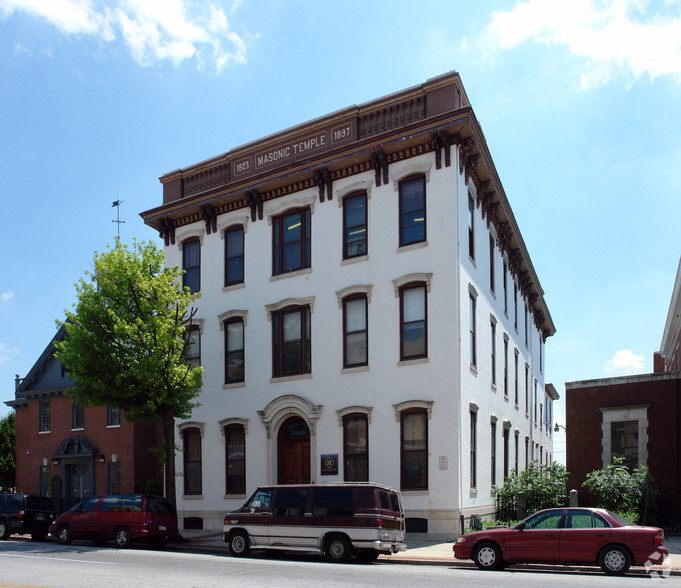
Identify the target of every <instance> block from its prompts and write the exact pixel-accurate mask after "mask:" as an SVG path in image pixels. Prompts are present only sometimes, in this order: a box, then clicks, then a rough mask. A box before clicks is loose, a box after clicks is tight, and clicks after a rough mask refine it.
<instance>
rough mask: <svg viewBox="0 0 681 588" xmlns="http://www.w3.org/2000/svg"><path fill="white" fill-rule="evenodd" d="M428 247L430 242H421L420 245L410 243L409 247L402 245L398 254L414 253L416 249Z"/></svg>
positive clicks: (398, 249)
mask: <svg viewBox="0 0 681 588" xmlns="http://www.w3.org/2000/svg"><path fill="white" fill-rule="evenodd" d="M424 247H428V241H419V242H418V243H409V244H407V245H400V246H399V247H398V248H397V253H402V252H404V251H413V250H414V249H423V248H424Z"/></svg>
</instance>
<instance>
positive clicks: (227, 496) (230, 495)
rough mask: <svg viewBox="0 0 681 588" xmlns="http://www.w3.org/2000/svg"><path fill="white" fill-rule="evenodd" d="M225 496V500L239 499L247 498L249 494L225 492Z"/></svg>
mask: <svg viewBox="0 0 681 588" xmlns="http://www.w3.org/2000/svg"><path fill="white" fill-rule="evenodd" d="M223 498H224V499H225V500H232V499H237V498H238V499H239V500H246V498H248V494H236V493H235V494H225V495H223Z"/></svg>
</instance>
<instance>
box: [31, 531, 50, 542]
mask: <svg viewBox="0 0 681 588" xmlns="http://www.w3.org/2000/svg"><path fill="white" fill-rule="evenodd" d="M45 537H47V533H46V532H45V531H41V532H40V533H31V540H32V541H45Z"/></svg>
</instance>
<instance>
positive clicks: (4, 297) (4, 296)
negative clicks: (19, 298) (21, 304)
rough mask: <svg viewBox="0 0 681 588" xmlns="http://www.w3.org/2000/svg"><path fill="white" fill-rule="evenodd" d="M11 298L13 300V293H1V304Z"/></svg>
mask: <svg viewBox="0 0 681 588" xmlns="http://www.w3.org/2000/svg"><path fill="white" fill-rule="evenodd" d="M12 298H14V292H3V293H2V294H0V300H1V301H2V302H9V301H10V300H12Z"/></svg>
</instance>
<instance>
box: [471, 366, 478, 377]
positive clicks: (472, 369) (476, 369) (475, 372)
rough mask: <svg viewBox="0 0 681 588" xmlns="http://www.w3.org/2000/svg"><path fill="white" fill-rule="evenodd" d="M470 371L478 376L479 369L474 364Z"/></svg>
mask: <svg viewBox="0 0 681 588" xmlns="http://www.w3.org/2000/svg"><path fill="white" fill-rule="evenodd" d="M470 370H471V373H473V374H475V375H476V376H477V375H478V367H477V366H476V365H475V364H474V363H472V364H471V365H470Z"/></svg>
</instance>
